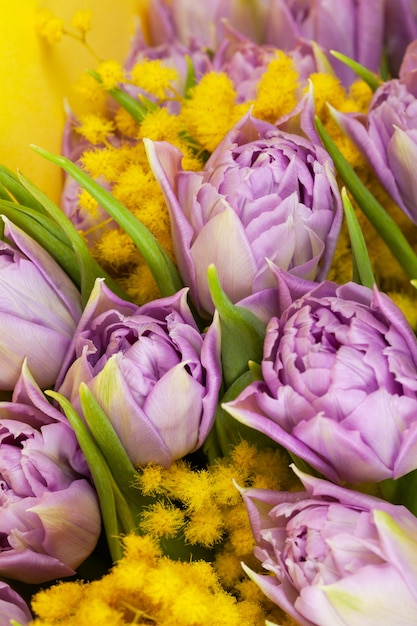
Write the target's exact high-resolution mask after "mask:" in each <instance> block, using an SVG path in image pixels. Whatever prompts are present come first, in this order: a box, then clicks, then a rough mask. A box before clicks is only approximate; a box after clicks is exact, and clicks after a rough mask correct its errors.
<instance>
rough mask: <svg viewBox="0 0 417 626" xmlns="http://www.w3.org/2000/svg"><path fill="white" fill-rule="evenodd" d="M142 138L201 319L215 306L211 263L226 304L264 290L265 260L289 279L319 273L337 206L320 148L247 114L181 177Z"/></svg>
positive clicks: (329, 250) (176, 155)
mask: <svg viewBox="0 0 417 626" xmlns="http://www.w3.org/2000/svg"><path fill="white" fill-rule="evenodd" d="M145 141H146V144H147V151H148V157H149V160H150V164H151V167H152V169H153V171H154V174H155V176H156V178H157V180H158V181H159V183H160V185H161V188H162V190H163V192H164V194H165V197H166V200H167V203H168V207H169V211H170V217H171V229H172V238H173V245H174V251H175V255H176V260H177V264H178V267H179V271H180V274H181V276H182V278H183V280H184V282H185V284H187V285H189V287H190V293H191V296H192V299H193V301H194V303H195V304H196V306H197V308H198V310H199V311H200V313H202V314H207V313H212V312H213V308H214V307H213V303H212V301H211V297H210V294H209V290H208V285H207V278H206V277H207V268H208V266H209V265H210V264H214V265H215V266H216V269H217V272H218V275H219V280H220V283H221V285H222V287H223V289H224V291H225V292H226V294H227V295H228V297H229V298H230V300H231V301H232V302H234V303H235V302H238V301H239V300H241V299H243V298H245V297H247V296H248V295H250V294H251V293H253V292H256V291H260V290H262V289H265V288H266V287H269V286H270V285H271V281H272V278H271V273H270V270H269V266H268V261H267V259H268V260H269V261H270V262H272V263H273V264H275V265H276V266H277V267H279V268H281V269H285V270H288V271H290V272H291V273H293V274H295V275H296V276H300V277H303V278H309V279H311V280H322V279H323V278H324V277H325V276H326V274H327V271H328V269H329V265H330V263H331V259H332V256H333V252H334V248H335V245H336V241H337V237H338V234H339V229H340V224H341V202H340V195H339V191H338V188H337V184H336V182H335V178H334V174H333V164H332V162H331V160H330V157H329V156H328V154H327V153H326V152H325V151H324V150H323V149H322V148H321V147H319V146H317V145H314V144H312V143H310V142H309V141H308V140H307V139H304V138H302V137H300V136H299V135H292V134H290V133H287V132H284V131H282V130H279V129H278V128H277V127H276V126H273V125H272V124H269V123H267V122H262V121H260V120H257V119H256V118H253V117H252V116H251V115H250V114H248V115H247V116H245V117H244V118H243V119H242V120H241V121H240V122H239V123H238V124H237V125H236V127H235V128H234V129H233V130H232V131H231V132H230V133H228V135H227V136H226V137H225V139H224V140H223V141H222V142H221V143H220V145H219V146H218V147H217V149H216V150H215V152H213V154H212V156H211V157H210V159H209V160H208V161H207V164H206V166H205V168H204V170H203V171H201V172H190V171H184V170H182V168H181V165H180V163H181V156H182V155H181V153H180V152H179V150H178V149H177V148H175V147H173V146H171V145H169V144H167V143H165V142H159V143H158V142H155V143H152V142H151V141H148V140H145Z"/></svg>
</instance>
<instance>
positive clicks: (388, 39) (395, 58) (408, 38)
mask: <svg viewBox="0 0 417 626" xmlns="http://www.w3.org/2000/svg"><path fill="white" fill-rule="evenodd" d="M415 39H417V2H416V0H385V53H386V57H387V62H388V66H389V69H390V72H391V74H392V75H393V76H397V75H398V71H399V68H400V65H401V62H402V59H403V56H404V53H405V50H406V48H407V46H408V45H409V44H410V43H411V42H412V41H414V40H415Z"/></svg>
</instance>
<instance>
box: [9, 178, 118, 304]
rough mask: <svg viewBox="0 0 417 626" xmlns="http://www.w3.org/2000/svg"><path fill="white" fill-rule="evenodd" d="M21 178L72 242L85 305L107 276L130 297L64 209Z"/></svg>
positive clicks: (111, 285) (112, 285)
mask: <svg viewBox="0 0 417 626" xmlns="http://www.w3.org/2000/svg"><path fill="white" fill-rule="evenodd" d="M19 180H20V181H21V182H22V184H23V185H24V186H25V188H26V189H27V190H28V191H29V193H30V194H31V195H32V196H33V197H34V198H35V199H36V200H37V201H38V202H39V203H40V204H42V206H43V207H44V208H45V211H46V212H47V213H49V215H50V216H51V217H52V219H53V220H54V221H55V222H56V224H57V225H58V226H59V228H61V230H62V231H63V233H64V234H65V236H66V237H67V238H68V240H69V241H70V242H71V247H72V249H73V251H74V255H75V259H76V261H77V263H78V267H79V271H80V277H81V279H80V289H81V299H82V303H83V305H85V303H86V302H87V300H88V298H89V297H90V293H91V290H92V288H93V286H94V283H95V281H96V279H97V278H105V279H106V283H107V285H108V287H109V288H110V289H111V290H112V291H113V292H114V293H116V294H117V295H119V296H120V297H121V298H124V299H125V300H127V299H128V297H127V296H126V294H125V293H124V291H123V290H122V289H121V288H120V287H119V285H118V284H117V283H116V282H115V281H114V280H113V279H112V278H111V277H110V276H109V275H108V274H107V272H106V271H105V270H104V269H103V268H102V267H100V265H99V264H98V263H97V261H95V260H94V259H93V258H92V256H91V254H90V251H89V249H88V246H87V244H86V243H85V241H84V239H83V238H82V237H81V235H80V234H79V232H78V231H77V229H76V228H75V226H74V225H73V224H72V222H71V220H70V219H68V217H67V216H66V215H65V214H64V212H63V211H61V209H60V208H59V207H58V206H57V205H56V204H55V203H54V202H53V201H52V200H51V199H50V198H48V196H47V195H46V194H45V193H43V191H41V190H40V189H38V187H36V185H34V184H33V183H32V182H30V180H28V179H27V178H26V177H25V176H23V174H21V173H19Z"/></svg>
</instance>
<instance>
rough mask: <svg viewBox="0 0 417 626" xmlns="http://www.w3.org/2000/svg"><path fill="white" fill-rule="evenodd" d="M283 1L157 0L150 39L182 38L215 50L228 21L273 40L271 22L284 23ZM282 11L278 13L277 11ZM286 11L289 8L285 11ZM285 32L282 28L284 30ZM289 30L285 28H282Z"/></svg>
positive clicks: (150, 11)
mask: <svg viewBox="0 0 417 626" xmlns="http://www.w3.org/2000/svg"><path fill="white" fill-rule="evenodd" d="M280 5H281V2H276V1H274V2H272V3H271V2H263V1H262V2H256V3H244V2H239V1H236V0H232V1H231V2H224V0H212V2H204V3H202V2H198V3H196V2H191V1H190V0H177V1H176V2H170V0H153V1H152V2H150V3H149V6H148V26H149V29H148V30H149V39H150V41H151V43H152V45H159V44H161V43H163V42H166V41H169V42H173V41H178V42H181V43H182V44H184V45H186V46H187V47H190V46H192V45H196V46H198V47H200V48H208V49H210V50H212V51H215V50H216V48H217V46H218V45H219V42H220V41H221V40H222V35H223V23H224V22H225V21H226V22H227V23H229V24H230V25H231V26H232V27H233V28H235V29H237V30H239V31H240V32H241V33H242V34H244V35H245V36H247V37H250V38H251V39H253V40H255V41H258V42H259V43H264V42H266V43H270V42H269V41H268V39H270V38H271V37H270V35H269V31H270V30H271V26H272V28H273V32H275V28H274V27H275V26H276V25H277V24H281V22H282V20H283V18H284V15H282V12H281V10H280ZM277 12H278V15H277ZM285 13H286V11H285ZM280 32H281V31H280ZM282 32H285V29H284V28H283V29H282Z"/></svg>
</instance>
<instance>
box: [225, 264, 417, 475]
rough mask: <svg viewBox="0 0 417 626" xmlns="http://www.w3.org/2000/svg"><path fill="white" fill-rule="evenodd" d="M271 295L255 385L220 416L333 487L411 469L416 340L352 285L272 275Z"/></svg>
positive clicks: (415, 446) (416, 419)
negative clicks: (275, 283) (272, 309)
mask: <svg viewBox="0 0 417 626" xmlns="http://www.w3.org/2000/svg"><path fill="white" fill-rule="evenodd" d="M279 291H280V310H278V311H277V313H276V315H277V316H276V317H273V318H272V319H271V320H270V322H269V324H268V326H267V332H266V338H265V343H264V355H263V361H262V374H263V380H262V381H256V382H254V383H252V384H251V385H249V387H247V388H246V389H245V390H244V391H243V392H242V393H241V394H240V395H239V396H238V397H237V399H236V400H234V401H232V402H230V403H227V404H225V405H224V406H225V408H226V410H227V411H229V412H230V413H231V414H232V415H233V416H234V417H235V418H236V419H238V420H239V421H241V422H243V423H244V424H247V425H248V426H251V427H252V428H255V429H257V430H259V431H261V432H263V433H265V434H267V435H268V436H269V437H271V438H272V439H274V440H275V441H277V442H278V443H280V444H281V445H283V446H284V447H285V448H287V449H288V450H289V451H290V452H292V453H294V454H295V455H297V456H299V457H301V458H302V459H304V460H305V461H306V462H307V463H309V464H310V465H312V466H313V467H315V468H316V469H317V470H318V471H319V472H321V473H322V474H323V475H324V476H326V477H328V478H330V479H331V480H334V481H338V480H345V481H348V482H349V483H360V482H365V481H371V482H378V481H381V480H384V479H387V478H393V479H397V478H399V477H400V476H403V475H405V474H407V473H408V472H410V471H412V470H414V469H416V468H417V382H416V380H417V341H416V338H415V335H414V333H413V332H412V330H411V328H410V326H409V324H408V322H407V321H406V319H405V317H404V316H403V314H402V313H401V311H400V310H399V309H398V308H397V307H396V306H395V304H394V303H393V302H392V301H391V300H390V298H388V296H386V295H385V294H383V293H380V292H379V291H378V290H377V289H376V288H375V289H374V290H373V291H372V290H371V289H368V288H366V287H362V286H360V285H357V284H355V283H348V284H345V285H342V286H339V285H336V284H335V283H330V282H323V283H322V284H320V285H317V284H314V283H311V282H309V281H300V280H296V279H294V278H293V277H291V276H289V275H286V276H284V275H283V273H281V276H280V277H279ZM381 433H384V436H383V437H381Z"/></svg>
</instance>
